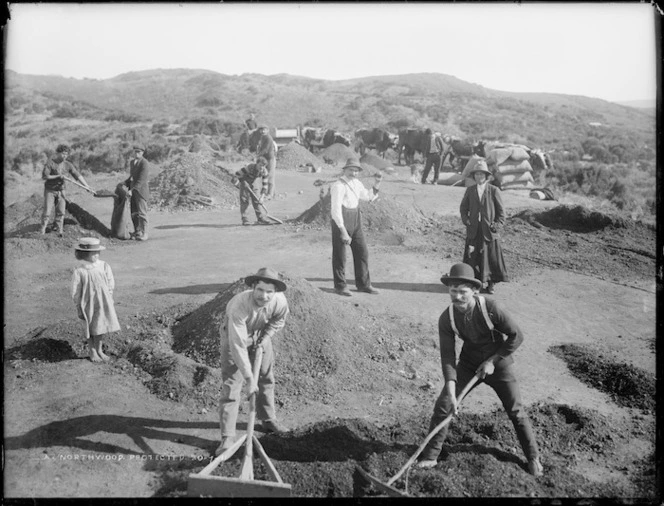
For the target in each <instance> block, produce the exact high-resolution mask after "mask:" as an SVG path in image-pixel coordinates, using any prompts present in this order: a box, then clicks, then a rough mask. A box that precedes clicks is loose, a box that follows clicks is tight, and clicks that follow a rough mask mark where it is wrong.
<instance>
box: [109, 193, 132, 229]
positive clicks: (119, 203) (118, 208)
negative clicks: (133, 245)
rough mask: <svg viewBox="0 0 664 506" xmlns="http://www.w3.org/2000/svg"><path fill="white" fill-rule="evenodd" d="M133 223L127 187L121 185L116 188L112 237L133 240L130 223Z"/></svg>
mask: <svg viewBox="0 0 664 506" xmlns="http://www.w3.org/2000/svg"><path fill="white" fill-rule="evenodd" d="M130 221H131V210H130V206H129V199H128V198H127V187H126V186H124V185H123V184H122V183H120V184H119V185H118V186H117V187H116V188H115V197H114V198H113V214H112V216H111V235H112V236H113V237H116V238H118V239H122V240H126V239H131V233H130V232H129V222H130Z"/></svg>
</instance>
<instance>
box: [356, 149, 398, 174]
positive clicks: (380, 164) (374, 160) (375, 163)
mask: <svg viewBox="0 0 664 506" xmlns="http://www.w3.org/2000/svg"><path fill="white" fill-rule="evenodd" d="M360 162H361V163H362V164H367V165H370V166H371V167H373V168H376V169H378V170H387V171H388V172H389V171H390V170H394V166H393V164H392V163H390V162H389V161H388V160H385V159H384V158H381V157H380V156H376V155H374V154H373V153H364V155H362V158H360Z"/></svg>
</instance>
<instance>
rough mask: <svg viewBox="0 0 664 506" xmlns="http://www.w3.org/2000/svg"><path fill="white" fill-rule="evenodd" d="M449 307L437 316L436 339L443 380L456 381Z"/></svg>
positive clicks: (453, 339) (453, 338)
mask: <svg viewBox="0 0 664 506" xmlns="http://www.w3.org/2000/svg"><path fill="white" fill-rule="evenodd" d="M450 311H452V308H451V307H449V308H447V310H445V311H443V314H441V315H440V318H438V339H439V342H440V365H441V367H442V369H443V378H445V381H446V382H447V381H456V379H457V373H456V349H455V336H454V331H453V330H452V324H451V323H450V313H449V312H450Z"/></svg>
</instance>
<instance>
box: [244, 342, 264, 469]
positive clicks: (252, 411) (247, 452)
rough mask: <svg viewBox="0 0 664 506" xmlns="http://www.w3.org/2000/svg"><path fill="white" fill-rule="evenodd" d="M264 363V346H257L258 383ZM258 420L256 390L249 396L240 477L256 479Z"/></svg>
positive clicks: (256, 367)
mask: <svg viewBox="0 0 664 506" xmlns="http://www.w3.org/2000/svg"><path fill="white" fill-rule="evenodd" d="M262 363H263V347H262V346H257V347H256V358H254V369H253V371H252V372H253V376H254V382H255V383H258V375H259V374H260V372H261V364H262ZM255 422H256V392H254V393H253V394H251V396H250V397H249V420H248V421H247V439H246V441H245V443H246V445H245V447H244V448H245V449H244V458H243V459H242V470H241V471H240V478H241V479H243V480H253V479H254V464H253V458H254V448H253V440H254V423H255Z"/></svg>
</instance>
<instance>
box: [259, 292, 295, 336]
mask: <svg viewBox="0 0 664 506" xmlns="http://www.w3.org/2000/svg"><path fill="white" fill-rule="evenodd" d="M276 302H277V303H276V305H275V308H274V312H273V313H272V316H270V319H269V320H268V321H267V324H266V325H265V327H263V332H262V336H263V339H267V338H269V337H272V336H273V335H274V334H276V333H277V332H279V331H280V330H281V329H282V328H284V325H285V324H286V316H288V312H289V309H288V302H287V301H286V297H284V296H283V294H281V295H280V296H279V294H278V295H277V301H276Z"/></svg>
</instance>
